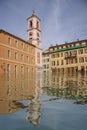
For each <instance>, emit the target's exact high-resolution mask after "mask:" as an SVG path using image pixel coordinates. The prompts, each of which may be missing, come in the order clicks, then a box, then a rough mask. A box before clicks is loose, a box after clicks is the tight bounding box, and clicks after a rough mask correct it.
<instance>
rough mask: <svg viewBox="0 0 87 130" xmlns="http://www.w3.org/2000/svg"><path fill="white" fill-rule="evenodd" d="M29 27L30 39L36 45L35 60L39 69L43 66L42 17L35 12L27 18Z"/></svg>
mask: <svg viewBox="0 0 87 130" xmlns="http://www.w3.org/2000/svg"><path fill="white" fill-rule="evenodd" d="M27 22H28V27H27V33H28V41H29V42H30V43H32V44H33V45H35V46H36V49H35V59H36V60H35V62H36V67H37V69H41V68H42V49H41V41H40V32H41V31H40V19H39V18H38V17H37V16H36V14H35V12H34V11H33V14H32V16H31V17H29V18H28V19H27Z"/></svg>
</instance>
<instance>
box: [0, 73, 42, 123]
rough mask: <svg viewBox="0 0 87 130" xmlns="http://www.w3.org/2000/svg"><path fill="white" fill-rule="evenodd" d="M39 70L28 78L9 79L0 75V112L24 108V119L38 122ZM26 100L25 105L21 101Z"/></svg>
mask: <svg viewBox="0 0 87 130" xmlns="http://www.w3.org/2000/svg"><path fill="white" fill-rule="evenodd" d="M41 75H42V74H41V72H37V73H36V75H34V76H33V77H32V76H31V77H30V78H27V77H26V78H23V79H21V78H18V79H14V78H13V77H12V76H13V75H11V80H8V79H7V78H5V76H0V114H8V113H9V114H10V113H14V112H16V111H18V110H22V109H26V117H25V119H26V120H27V121H28V122H30V123H32V124H33V125H38V124H39V123H40V117H41V99H40V95H41V83H42V81H41ZM24 100H26V101H27V104H26V105H25V104H24V103H23V102H22V101H24Z"/></svg>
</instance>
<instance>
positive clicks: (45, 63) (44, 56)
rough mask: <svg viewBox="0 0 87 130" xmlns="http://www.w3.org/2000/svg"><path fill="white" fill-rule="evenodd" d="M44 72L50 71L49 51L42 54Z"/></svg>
mask: <svg viewBox="0 0 87 130" xmlns="http://www.w3.org/2000/svg"><path fill="white" fill-rule="evenodd" d="M42 63H43V71H44V72H47V71H49V51H48V50H46V51H44V52H43V53H42Z"/></svg>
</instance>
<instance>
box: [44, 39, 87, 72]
mask: <svg viewBox="0 0 87 130" xmlns="http://www.w3.org/2000/svg"><path fill="white" fill-rule="evenodd" d="M48 52H49V71H51V72H58V73H59V72H60V73H75V72H87V40H80V41H79V40H78V41H75V42H71V43H65V44H61V45H55V46H50V47H49V49H48ZM43 61H44V56H43ZM43 65H44V62H43ZM43 69H44V71H45V70H46V68H45V66H44V68H43Z"/></svg>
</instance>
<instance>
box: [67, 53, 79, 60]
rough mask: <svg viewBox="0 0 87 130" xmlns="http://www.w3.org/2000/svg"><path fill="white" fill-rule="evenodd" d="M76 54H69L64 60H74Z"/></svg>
mask: <svg viewBox="0 0 87 130" xmlns="http://www.w3.org/2000/svg"><path fill="white" fill-rule="evenodd" d="M76 57H77V53H75V54H74V53H70V54H65V59H71V58H76Z"/></svg>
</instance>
